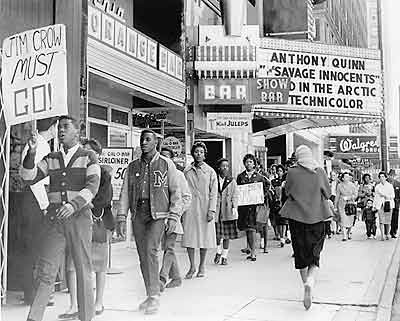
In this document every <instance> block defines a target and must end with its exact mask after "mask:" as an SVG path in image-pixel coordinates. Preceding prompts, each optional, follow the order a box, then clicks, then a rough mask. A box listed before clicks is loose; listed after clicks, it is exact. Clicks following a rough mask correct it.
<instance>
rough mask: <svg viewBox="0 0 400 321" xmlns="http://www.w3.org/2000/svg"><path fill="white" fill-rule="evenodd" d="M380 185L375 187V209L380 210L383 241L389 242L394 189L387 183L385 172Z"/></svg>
mask: <svg viewBox="0 0 400 321" xmlns="http://www.w3.org/2000/svg"><path fill="white" fill-rule="evenodd" d="M378 177H379V184H377V185H376V187H375V197H374V207H375V208H376V209H377V210H378V216H379V230H380V232H381V240H382V241H384V240H385V238H386V240H389V230H390V224H391V222H392V209H393V207H394V188H393V185H392V184H390V183H389V182H388V181H387V174H386V173H385V172H380V173H379V176H378Z"/></svg>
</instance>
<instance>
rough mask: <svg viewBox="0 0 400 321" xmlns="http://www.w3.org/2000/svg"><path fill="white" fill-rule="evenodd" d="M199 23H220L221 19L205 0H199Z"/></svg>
mask: <svg viewBox="0 0 400 321" xmlns="http://www.w3.org/2000/svg"><path fill="white" fill-rule="evenodd" d="M198 15H199V25H220V24H222V19H221V17H220V16H218V15H217V14H216V13H215V11H214V10H212V9H211V8H210V7H209V6H208V5H207V4H206V3H205V2H203V1H199V7H198Z"/></svg>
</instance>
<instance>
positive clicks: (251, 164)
mask: <svg viewBox="0 0 400 321" xmlns="http://www.w3.org/2000/svg"><path fill="white" fill-rule="evenodd" d="M243 164H244V166H245V168H246V170H245V171H243V172H242V173H240V174H239V175H238V177H237V184H238V185H245V184H252V183H258V182H262V183H263V187H264V200H265V199H267V197H268V195H267V194H266V193H267V191H268V186H267V180H266V179H265V178H264V177H263V176H262V175H261V174H260V173H258V172H257V171H256V164H257V160H256V158H255V157H254V155H252V154H247V155H246V156H244V158H243ZM257 206H258V205H245V206H239V207H238V212H239V218H238V228H239V230H241V231H246V236H247V244H248V246H249V247H250V253H249V254H250V255H249V256H248V257H247V259H248V260H251V261H256V260H257V258H256V230H257Z"/></svg>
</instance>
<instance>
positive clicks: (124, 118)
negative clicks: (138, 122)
mask: <svg viewBox="0 0 400 321" xmlns="http://www.w3.org/2000/svg"><path fill="white" fill-rule="evenodd" d="M111 121H112V122H113V123H117V124H121V125H126V126H128V113H126V112H123V111H119V110H116V109H112V110H111Z"/></svg>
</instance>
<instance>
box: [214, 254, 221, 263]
mask: <svg viewBox="0 0 400 321" xmlns="http://www.w3.org/2000/svg"><path fill="white" fill-rule="evenodd" d="M220 261H221V254H219V253H217V254H215V258H214V263H215V264H219V262H220Z"/></svg>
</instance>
